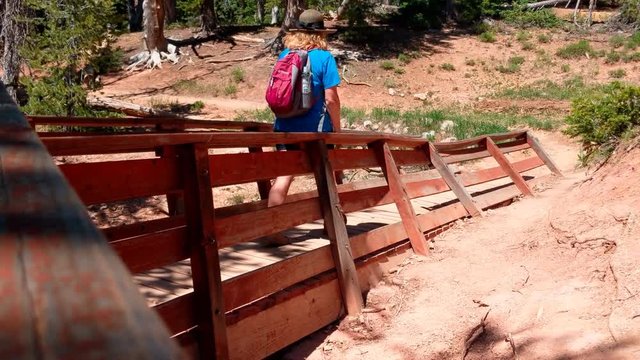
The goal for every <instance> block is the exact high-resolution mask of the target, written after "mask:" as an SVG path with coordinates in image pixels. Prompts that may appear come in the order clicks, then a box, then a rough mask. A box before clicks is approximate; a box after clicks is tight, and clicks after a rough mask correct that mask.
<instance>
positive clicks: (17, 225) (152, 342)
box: [0, 84, 180, 359]
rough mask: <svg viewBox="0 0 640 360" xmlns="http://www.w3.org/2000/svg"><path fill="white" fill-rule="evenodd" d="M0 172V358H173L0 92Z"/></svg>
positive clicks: (174, 351)
mask: <svg viewBox="0 0 640 360" xmlns="http://www.w3.org/2000/svg"><path fill="white" fill-rule="evenodd" d="M0 164H1V168H0V178H1V180H0V183H1V184H2V194H3V195H2V197H3V201H1V202H0V262H2V275H1V276H0V291H1V292H2V294H5V296H2V297H1V298H0V310H1V312H2V317H1V318H2V320H1V321H0V358H4V359H34V358H45V357H46V358H51V359H55V358H69V357H76V356H77V357H92V358H109V359H114V358H119V359H172V358H179V357H180V351H179V349H178V347H177V346H176V345H175V343H174V342H173V341H171V340H169V333H168V331H167V329H166V327H165V326H164V325H163V324H162V322H161V321H160V318H159V317H158V316H157V315H156V314H153V312H151V311H150V310H149V309H148V308H147V306H146V304H145V301H144V300H143V298H142V297H141V296H140V294H139V293H138V289H137V288H136V286H135V285H134V284H133V282H132V281H131V277H130V274H129V273H128V271H127V270H126V268H125V267H124V265H123V264H122V261H121V260H120V259H119V258H118V257H117V255H116V254H115V253H114V252H113V250H111V249H110V247H109V245H108V244H107V242H106V240H105V238H104V236H102V234H100V232H99V231H98V230H97V229H96V228H95V226H94V225H93V224H92V223H91V221H90V219H89V217H88V216H87V212H86V208H85V207H84V206H83V205H82V203H81V202H80V199H79V198H78V196H77V195H76V194H75V193H74V192H73V191H72V190H71V188H70V187H69V186H68V183H67V182H66V180H65V179H64V177H63V175H62V173H61V172H60V170H59V169H58V168H57V167H56V166H55V164H54V163H53V161H52V160H51V157H50V156H49V154H47V152H46V149H45V148H44V146H43V145H42V143H41V142H40V141H38V138H37V136H36V135H35V133H33V131H32V129H31V128H30V127H29V125H28V123H27V121H26V120H25V119H24V117H23V116H22V114H21V112H20V110H19V109H18V108H17V106H16V105H15V104H14V103H13V102H12V101H11V99H10V98H9V97H8V95H7V93H6V91H5V88H4V86H3V85H2V84H0ZM78 329H81V331H78ZM80 354H82V355H80Z"/></svg>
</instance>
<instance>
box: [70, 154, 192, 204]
mask: <svg viewBox="0 0 640 360" xmlns="http://www.w3.org/2000/svg"><path fill="white" fill-rule="evenodd" d="M59 168H60V170H62V173H63V174H64V175H65V177H66V178H67V180H68V181H69V183H70V184H71V186H72V187H73V188H74V189H75V191H76V192H77V193H78V195H79V196H80V198H81V199H82V201H83V202H84V203H85V204H86V205H91V204H99V203H105V202H112V201H117V200H125V199H131V198H136V197H145V196H152V195H161V194H167V193H171V192H174V191H178V190H180V189H181V187H182V184H181V180H180V177H179V173H178V164H177V161H176V160H175V159H169V158H167V159H141V160H125V161H105V162H99V163H78V164H61V165H59Z"/></svg>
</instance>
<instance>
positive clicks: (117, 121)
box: [27, 116, 273, 136]
mask: <svg viewBox="0 0 640 360" xmlns="http://www.w3.org/2000/svg"><path fill="white" fill-rule="evenodd" d="M27 119H28V120H29V122H30V123H31V124H32V126H33V125H67V126H80V127H87V126H88V127H100V126H106V127H114V126H115V127H134V128H160V129H183V130H186V129H219V130H248V129H253V131H269V130H271V129H272V128H273V125H271V124H267V123H260V122H254V121H231V120H198V119H187V118H183V117H152V118H148V117H146V118H145V117H130V118H94V117H80V116H77V117H76V116H74V117H64V116H62V117H60V116H28V117H27ZM44 134H47V133H44ZM83 135H85V136H86V135H87V134H86V133H83Z"/></svg>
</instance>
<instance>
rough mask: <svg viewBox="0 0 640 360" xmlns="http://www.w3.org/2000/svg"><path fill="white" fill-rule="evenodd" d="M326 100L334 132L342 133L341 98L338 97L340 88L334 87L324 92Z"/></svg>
mask: <svg viewBox="0 0 640 360" xmlns="http://www.w3.org/2000/svg"><path fill="white" fill-rule="evenodd" d="M324 99H325V102H326V104H327V112H328V113H329V116H330V117H331V125H333V132H339V131H340V97H339V96H338V87H337V86H334V87H331V88H328V89H325V90H324Z"/></svg>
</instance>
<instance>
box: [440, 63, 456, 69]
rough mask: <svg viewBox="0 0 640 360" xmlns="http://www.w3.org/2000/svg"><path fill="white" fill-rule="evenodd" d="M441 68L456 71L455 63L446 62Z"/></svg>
mask: <svg viewBox="0 0 640 360" xmlns="http://www.w3.org/2000/svg"><path fill="white" fill-rule="evenodd" d="M440 69H442V70H445V71H456V67H455V66H453V64H449V63H444V64H441V65H440Z"/></svg>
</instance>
